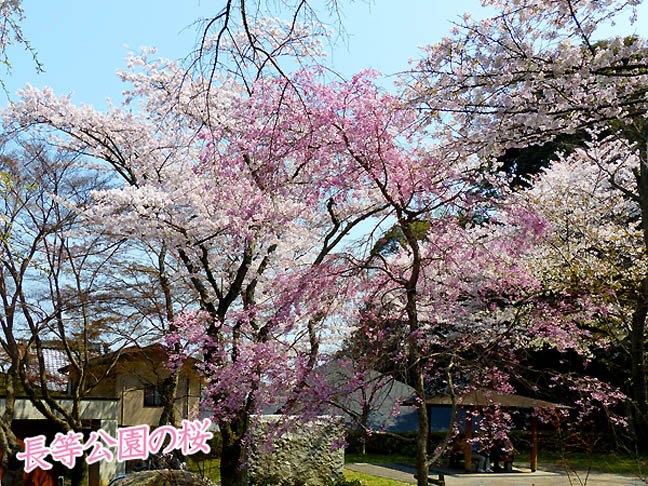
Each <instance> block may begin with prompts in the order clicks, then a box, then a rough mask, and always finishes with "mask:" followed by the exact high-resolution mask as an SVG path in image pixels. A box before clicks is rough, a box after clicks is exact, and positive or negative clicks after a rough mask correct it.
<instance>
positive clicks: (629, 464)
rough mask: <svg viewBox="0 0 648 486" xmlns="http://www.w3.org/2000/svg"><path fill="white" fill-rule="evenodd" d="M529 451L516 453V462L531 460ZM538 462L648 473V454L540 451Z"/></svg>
mask: <svg viewBox="0 0 648 486" xmlns="http://www.w3.org/2000/svg"><path fill="white" fill-rule="evenodd" d="M529 458H530V455H529V454H528V453H522V454H516V455H515V462H514V464H525V463H527V464H528V462H529ZM538 462H540V463H550V464H556V465H559V466H564V467H565V468H566V469H568V470H569V469H579V470H582V469H588V468H591V469H594V470H597V471H603V472H609V473H618V474H632V475H635V476H646V475H648V456H640V457H633V456H629V455H626V454H618V453H615V452H608V453H604V452H594V453H592V454H587V453H585V452H566V453H564V454H561V453H559V452H554V451H543V450H541V451H540V452H539V453H538Z"/></svg>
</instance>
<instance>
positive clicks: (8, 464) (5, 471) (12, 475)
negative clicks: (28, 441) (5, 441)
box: [1, 449, 25, 486]
mask: <svg viewBox="0 0 648 486" xmlns="http://www.w3.org/2000/svg"><path fill="white" fill-rule="evenodd" d="M20 451H21V449H16V450H13V451H12V450H10V451H9V453H8V454H4V453H3V454H2V461H1V464H2V481H1V485H2V486H22V484H23V475H24V465H25V464H24V462H22V461H19V460H18V458H17V457H16V454H18V452H20Z"/></svg>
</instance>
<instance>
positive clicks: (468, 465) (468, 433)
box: [464, 410, 472, 472]
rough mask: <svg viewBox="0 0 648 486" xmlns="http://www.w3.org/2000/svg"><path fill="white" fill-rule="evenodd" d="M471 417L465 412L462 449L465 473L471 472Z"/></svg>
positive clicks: (467, 411)
mask: <svg viewBox="0 0 648 486" xmlns="http://www.w3.org/2000/svg"><path fill="white" fill-rule="evenodd" d="M470 439H472V416H471V415H470V413H469V410H466V447H465V449H464V467H465V469H466V472H472V443H471V442H470Z"/></svg>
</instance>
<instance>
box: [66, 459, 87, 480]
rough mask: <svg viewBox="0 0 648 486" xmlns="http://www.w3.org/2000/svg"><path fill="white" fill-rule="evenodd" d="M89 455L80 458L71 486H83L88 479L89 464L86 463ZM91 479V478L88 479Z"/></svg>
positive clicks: (73, 473) (75, 467) (77, 461)
mask: <svg viewBox="0 0 648 486" xmlns="http://www.w3.org/2000/svg"><path fill="white" fill-rule="evenodd" d="M86 458H87V455H86V454H84V455H83V456H82V457H78V458H77V460H76V463H75V464H74V468H73V469H72V474H71V479H70V484H71V485H72V486H81V484H83V481H84V479H85V478H86V477H88V463H87V462H86ZM88 479H89V478H88Z"/></svg>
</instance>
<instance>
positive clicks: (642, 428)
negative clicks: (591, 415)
mask: <svg viewBox="0 0 648 486" xmlns="http://www.w3.org/2000/svg"><path fill="white" fill-rule="evenodd" d="M647 314H648V279H644V280H643V282H642V283H641V288H640V290H639V292H638V295H637V304H636V307H635V312H634V314H633V316H632V329H631V331H630V356H631V361H632V400H633V407H632V422H633V426H634V429H635V433H636V435H637V443H638V444H639V445H640V446H641V444H644V447H646V446H645V444H648V391H647V389H646V353H645V345H646V344H645V343H646V340H645V335H646V315H647Z"/></svg>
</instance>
